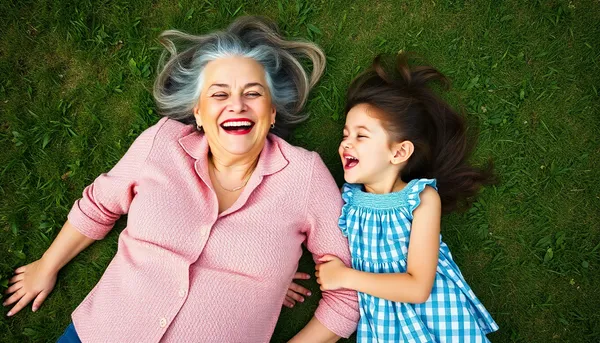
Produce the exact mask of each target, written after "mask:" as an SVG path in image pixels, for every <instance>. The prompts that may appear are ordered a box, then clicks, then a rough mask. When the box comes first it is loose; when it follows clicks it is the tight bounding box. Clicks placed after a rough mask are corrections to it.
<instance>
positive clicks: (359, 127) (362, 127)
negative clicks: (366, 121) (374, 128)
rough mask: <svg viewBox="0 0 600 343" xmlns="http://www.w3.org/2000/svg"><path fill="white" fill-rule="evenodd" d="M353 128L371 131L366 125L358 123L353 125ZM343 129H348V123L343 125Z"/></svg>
mask: <svg viewBox="0 0 600 343" xmlns="http://www.w3.org/2000/svg"><path fill="white" fill-rule="evenodd" d="M355 128H356V129H357V130H360V129H363V130H365V131H368V132H371V130H369V129H368V128H367V127H366V126H364V125H359V126H355ZM344 130H348V125H344Z"/></svg>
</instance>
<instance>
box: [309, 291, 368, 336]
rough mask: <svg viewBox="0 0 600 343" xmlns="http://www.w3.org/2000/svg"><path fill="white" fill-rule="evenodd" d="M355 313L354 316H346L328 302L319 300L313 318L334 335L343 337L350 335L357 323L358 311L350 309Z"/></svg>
mask: <svg viewBox="0 0 600 343" xmlns="http://www.w3.org/2000/svg"><path fill="white" fill-rule="evenodd" d="M351 312H352V314H356V316H357V317H356V318H348V317H347V316H344V315H343V314H341V313H338V312H337V311H335V310H334V309H333V308H332V307H331V306H330V305H329V304H327V303H326V302H324V301H323V300H321V302H320V304H319V307H317V310H316V311H315V318H317V320H318V321H319V322H321V324H323V325H324V326H325V327H326V328H327V329H329V330H330V331H331V332H333V333H335V334H336V335H338V336H340V337H344V338H348V337H350V335H352V333H353V332H354V331H356V326H357V325H358V311H355V310H353V311H351Z"/></svg>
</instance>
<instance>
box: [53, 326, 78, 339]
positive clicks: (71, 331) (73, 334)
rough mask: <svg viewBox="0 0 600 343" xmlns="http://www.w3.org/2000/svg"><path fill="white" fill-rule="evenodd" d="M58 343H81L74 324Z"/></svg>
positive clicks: (68, 327)
mask: <svg viewBox="0 0 600 343" xmlns="http://www.w3.org/2000/svg"><path fill="white" fill-rule="evenodd" d="M56 343H81V340H79V336H78V335H77V331H75V326H74V325H73V323H71V325H69V326H67V329H66V330H65V332H64V333H63V335H62V336H60V338H59V339H58V341H57V342H56Z"/></svg>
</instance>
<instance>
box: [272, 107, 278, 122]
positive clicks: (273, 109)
mask: <svg viewBox="0 0 600 343" xmlns="http://www.w3.org/2000/svg"><path fill="white" fill-rule="evenodd" d="M276 114H277V108H275V105H271V123H274V122H275V115H276Z"/></svg>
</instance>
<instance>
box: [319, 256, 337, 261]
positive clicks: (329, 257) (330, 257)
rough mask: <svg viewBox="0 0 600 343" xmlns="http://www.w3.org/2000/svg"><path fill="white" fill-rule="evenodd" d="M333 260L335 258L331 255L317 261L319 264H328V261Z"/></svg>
mask: <svg viewBox="0 0 600 343" xmlns="http://www.w3.org/2000/svg"><path fill="white" fill-rule="evenodd" d="M334 258H335V256H332V255H324V256H322V257H321V258H320V259H319V260H318V261H319V262H329V261H331V260H333V259H334Z"/></svg>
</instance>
